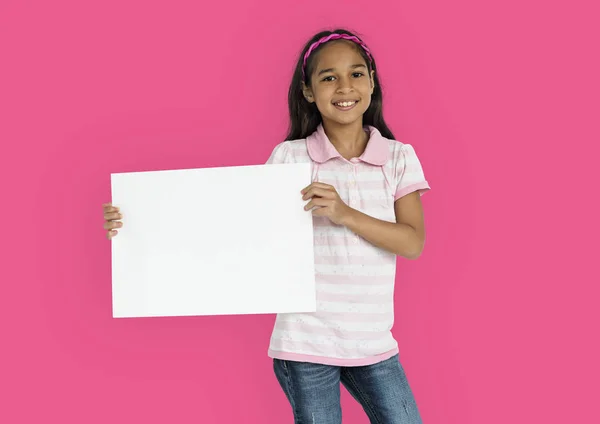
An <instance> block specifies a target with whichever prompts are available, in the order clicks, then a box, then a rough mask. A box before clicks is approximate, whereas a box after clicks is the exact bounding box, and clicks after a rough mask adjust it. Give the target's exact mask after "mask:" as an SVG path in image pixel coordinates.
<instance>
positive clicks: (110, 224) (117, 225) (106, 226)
mask: <svg viewBox="0 0 600 424" xmlns="http://www.w3.org/2000/svg"><path fill="white" fill-rule="evenodd" d="M122 226H123V223H122V222H119V221H106V222H105V223H104V229H105V230H114V229H115V228H121V227H122Z"/></svg>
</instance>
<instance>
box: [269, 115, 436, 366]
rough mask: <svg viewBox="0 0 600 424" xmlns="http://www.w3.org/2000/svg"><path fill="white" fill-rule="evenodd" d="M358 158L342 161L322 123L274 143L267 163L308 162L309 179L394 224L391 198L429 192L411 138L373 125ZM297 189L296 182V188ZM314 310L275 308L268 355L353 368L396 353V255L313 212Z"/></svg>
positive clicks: (365, 211)
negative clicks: (392, 134)
mask: <svg viewBox="0 0 600 424" xmlns="http://www.w3.org/2000/svg"><path fill="white" fill-rule="evenodd" d="M365 131H367V132H368V133H369V134H370V137H369V141H368V143H367V146H366V149H365V151H364V152H363V154H362V155H361V156H360V157H359V158H352V159H351V160H346V159H345V158H343V157H342V156H341V155H340V153H339V152H338V151H337V149H336V148H335V147H334V146H333V144H332V143H331V141H330V140H329V139H328V138H327V135H326V134H325V131H324V129H323V126H322V125H320V126H319V127H318V129H317V130H316V131H315V132H314V133H313V134H312V135H310V136H309V137H307V138H306V139H301V140H291V141H285V142H283V143H280V144H278V145H277V146H276V147H275V149H274V150H273V153H272V154H271V157H270V158H269V160H268V161H267V164H285V163H301V162H310V163H311V164H312V181H313V182H321V183H325V184H330V185H332V186H333V187H335V189H336V190H337V192H338V194H339V195H340V197H341V199H342V200H343V201H344V202H345V203H346V204H347V205H348V206H350V207H351V208H354V209H357V210H359V211H361V212H363V213H365V214H367V215H370V216H372V217H375V218H378V219H382V220H385V221H390V222H395V221H396V218H395V213H394V202H395V201H396V200H397V199H399V198H400V197H402V196H405V195H407V194H409V193H411V192H414V191H419V192H420V193H421V194H423V193H424V192H425V191H427V190H429V184H428V183H427V180H426V179H425V176H424V174H423V170H422V167H421V163H420V161H419V159H418V158H417V155H416V153H415V151H414V149H413V147H412V146H411V145H410V144H403V143H401V142H399V141H396V140H390V139H387V138H384V137H383V136H382V135H381V133H380V132H379V131H378V130H377V129H376V128H374V127H370V126H369V127H366V128H365ZM301 188H302V187H300V188H299V190H300V189H301ZM313 227H314V251H315V273H316V275H315V279H316V290H317V293H316V300H317V311H316V312H311V313H288V314H278V315H277V318H276V320H275V325H274V328H273V332H272V335H271V342H270V346H269V350H268V355H269V356H270V357H271V358H278V359H284V360H290V361H300V362H312V363H318V364H326V365H339V366H360V365H370V364H374V363H377V362H380V361H383V360H385V359H388V358H390V357H392V356H393V355H395V354H396V353H398V343H397V342H396V340H395V339H394V337H393V335H392V332H391V329H392V326H393V323H394V302H393V300H394V299H393V297H394V280H395V276H396V255H394V254H393V253H390V252H387V251H385V250H383V249H380V248H378V247H376V246H374V245H373V244H371V243H369V242H368V241H366V240H365V239H363V238H361V237H359V236H358V235H356V234H355V233H353V232H352V231H350V230H349V229H348V228H346V227H344V226H341V225H336V224H334V223H333V222H331V221H330V220H329V218H326V217H316V216H313Z"/></svg>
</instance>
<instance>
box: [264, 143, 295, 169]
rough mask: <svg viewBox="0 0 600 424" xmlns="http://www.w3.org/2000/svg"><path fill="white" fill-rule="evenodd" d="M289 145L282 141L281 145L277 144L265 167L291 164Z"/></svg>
mask: <svg viewBox="0 0 600 424" xmlns="http://www.w3.org/2000/svg"><path fill="white" fill-rule="evenodd" d="M290 150H291V149H290V146H289V143H288V142H286V141H284V142H283V143H279V144H278V145H277V146H275V148H274V149H273V152H272V153H271V156H270V157H269V159H268V160H267V162H266V165H278V164H283V163H291V162H292V158H291V151H290Z"/></svg>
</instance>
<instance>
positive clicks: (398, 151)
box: [382, 137, 416, 168]
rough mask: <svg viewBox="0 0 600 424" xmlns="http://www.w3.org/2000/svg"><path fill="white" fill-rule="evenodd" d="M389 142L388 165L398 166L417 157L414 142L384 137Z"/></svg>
mask: <svg viewBox="0 0 600 424" xmlns="http://www.w3.org/2000/svg"><path fill="white" fill-rule="evenodd" d="M382 139H383V140H384V141H385V143H386V144H387V148H388V152H389V156H388V163H387V165H388V166H390V167H393V168H395V167H397V166H402V165H404V164H405V163H406V162H407V161H411V160H412V159H413V158H414V157H416V152H415V149H414V147H413V145H412V144H409V143H404V142H402V141H400V140H394V139H390V138H385V137H382Z"/></svg>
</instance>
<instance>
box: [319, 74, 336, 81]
mask: <svg viewBox="0 0 600 424" xmlns="http://www.w3.org/2000/svg"><path fill="white" fill-rule="evenodd" d="M333 78H335V77H334V76H333V75H329V76H328V77H325V78H323V79H322V80H321V81H333Z"/></svg>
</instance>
